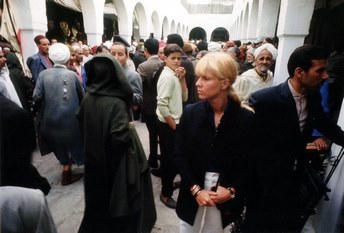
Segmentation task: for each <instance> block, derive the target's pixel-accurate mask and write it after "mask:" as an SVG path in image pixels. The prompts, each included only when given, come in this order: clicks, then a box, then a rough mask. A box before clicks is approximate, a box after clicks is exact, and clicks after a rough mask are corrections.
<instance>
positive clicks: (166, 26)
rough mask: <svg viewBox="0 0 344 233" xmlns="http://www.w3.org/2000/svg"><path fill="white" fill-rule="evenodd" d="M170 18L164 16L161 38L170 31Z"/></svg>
mask: <svg viewBox="0 0 344 233" xmlns="http://www.w3.org/2000/svg"><path fill="white" fill-rule="evenodd" d="M168 25H169V24H168V20H167V18H166V17H164V20H163V21H162V32H161V39H162V40H164V39H165V38H166V37H167V35H168V34H169V33H170V32H169V26H168Z"/></svg>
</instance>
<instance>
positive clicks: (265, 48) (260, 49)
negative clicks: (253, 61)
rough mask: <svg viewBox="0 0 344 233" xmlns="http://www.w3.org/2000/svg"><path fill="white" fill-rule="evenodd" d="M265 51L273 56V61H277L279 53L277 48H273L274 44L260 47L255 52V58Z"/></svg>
mask: <svg viewBox="0 0 344 233" xmlns="http://www.w3.org/2000/svg"><path fill="white" fill-rule="evenodd" d="M263 50H268V51H269V52H270V53H271V55H272V60H274V61H275V60H276V58H277V55H278V51H277V49H276V48H275V46H273V45H272V44H269V43H266V44H263V45H261V46H259V47H258V48H257V49H256V50H255V51H254V54H253V55H254V57H255V58H257V57H258V56H259V54H260V53H261V52H262V51H263Z"/></svg>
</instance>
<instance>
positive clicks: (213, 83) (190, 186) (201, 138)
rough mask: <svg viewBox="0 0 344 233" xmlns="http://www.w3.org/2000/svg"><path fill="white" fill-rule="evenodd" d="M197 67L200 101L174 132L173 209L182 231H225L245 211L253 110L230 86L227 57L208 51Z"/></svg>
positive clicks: (233, 69)
mask: <svg viewBox="0 0 344 233" xmlns="http://www.w3.org/2000/svg"><path fill="white" fill-rule="evenodd" d="M195 71H196V75H197V76H198V81H197V82H196V87H197V91H198V95H199V98H200V100H201V101H200V102H198V103H195V104H190V105H187V106H186V108H185V110H184V112H183V115H182V117H181V120H180V125H179V128H178V129H177V135H176V143H175V150H174V158H175V161H176V165H177V168H178V170H179V172H180V176H181V186H180V192H179V196H178V201H177V208H176V211H177V215H178V217H179V218H180V219H181V221H180V232H181V233H186V232H187V233H190V232H195V233H196V232H197V233H198V232H213V233H217V232H224V230H223V229H224V228H225V227H226V226H228V225H229V224H230V223H232V222H237V221H238V220H239V219H240V214H241V213H242V212H243V210H244V198H245V193H246V183H247V180H246V174H247V173H246V171H247V166H248V163H247V158H248V157H249V156H250V154H251V152H250V148H251V146H250V141H251V140H250V138H251V136H252V133H251V131H250V129H251V128H252V127H251V126H252V120H253V113H252V112H251V111H249V110H247V109H245V108H243V107H242V106H241V103H240V100H239V97H238V96H237V95H236V93H235V92H234V90H233V88H232V84H233V83H234V81H235V78H236V77H237V72H238V71H237V65H236V63H235V61H234V60H233V58H231V57H230V55H228V54H226V53H224V52H213V53H208V54H207V55H205V56H204V57H203V58H202V59H200V61H199V62H198V64H197V66H196V70H195ZM229 212H230V214H229Z"/></svg>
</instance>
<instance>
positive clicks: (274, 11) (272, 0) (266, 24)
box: [257, 0, 303, 38]
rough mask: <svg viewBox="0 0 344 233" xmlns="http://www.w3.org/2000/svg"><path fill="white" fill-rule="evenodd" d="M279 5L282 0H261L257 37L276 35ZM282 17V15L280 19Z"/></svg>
mask: <svg viewBox="0 0 344 233" xmlns="http://www.w3.org/2000/svg"><path fill="white" fill-rule="evenodd" d="M301 1H303V0H301ZM279 5H280V1H278V0H261V1H259V10H258V22H257V38H264V37H273V36H274V35H275V30H276V23H277V15H278V9H279ZM281 11H282V10H281ZM281 18H282V16H281V15H280V17H279V19H281ZM288 20H293V18H288Z"/></svg>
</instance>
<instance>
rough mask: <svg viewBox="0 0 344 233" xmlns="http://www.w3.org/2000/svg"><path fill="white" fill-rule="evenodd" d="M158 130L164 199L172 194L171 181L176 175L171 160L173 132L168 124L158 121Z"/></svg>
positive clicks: (174, 166)
mask: <svg viewBox="0 0 344 233" xmlns="http://www.w3.org/2000/svg"><path fill="white" fill-rule="evenodd" d="M158 128H159V144H160V150H161V159H160V169H161V184H162V188H161V194H162V195H163V196H165V197H170V196H172V194H173V181H174V178H175V177H176V175H177V168H176V165H175V162H174V160H173V149H174V139H175V130H173V129H172V128H171V127H170V126H169V125H168V124H166V123H163V122H160V121H159V123H158Z"/></svg>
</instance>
